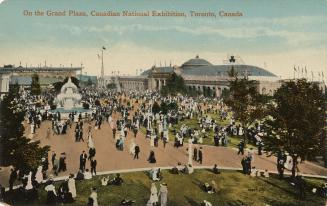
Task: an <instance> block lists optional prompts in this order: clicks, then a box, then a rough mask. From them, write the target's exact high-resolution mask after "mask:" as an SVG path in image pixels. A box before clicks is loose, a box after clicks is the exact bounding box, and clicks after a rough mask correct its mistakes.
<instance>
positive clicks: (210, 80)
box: [118, 55, 281, 97]
mask: <svg viewBox="0 0 327 206" xmlns="http://www.w3.org/2000/svg"><path fill="white" fill-rule="evenodd" d="M232 68H233V69H234V71H235V72H236V73H237V75H238V76H240V77H241V76H246V77H247V78H248V79H251V80H257V81H258V82H259V85H258V89H259V92H260V93H264V94H270V95H272V94H273V93H274V91H275V90H276V89H277V88H278V87H279V86H280V85H281V79H280V78H279V77H277V76H276V75H275V74H273V73H271V72H269V71H267V70H265V69H263V68H260V67H257V66H252V65H247V64H244V63H242V62H241V61H239V60H238V59H236V58H235V57H234V56H231V57H230V59H229V60H228V61H227V62H226V64H222V65H213V64H211V63H210V62H209V61H207V60H205V59H202V58H200V57H199V56H198V55H197V56H196V57H195V58H193V59H190V60H188V61H186V62H185V63H183V64H182V65H181V66H165V67H157V66H153V67H152V68H150V69H148V70H145V71H144V72H143V73H141V74H140V75H139V76H119V77H118V80H119V84H120V88H121V89H122V90H123V91H131V90H138V91H144V90H150V91H160V90H161V88H162V87H163V86H164V85H166V80H167V78H168V77H169V76H170V75H171V74H172V73H173V72H175V73H176V74H178V75H181V76H182V77H183V78H184V80H185V84H186V86H187V87H188V89H189V90H194V91H196V92H198V93H202V94H205V95H206V96H212V97H220V96H221V95H222V93H223V91H224V90H228V89H229V80H230V77H229V72H230V71H231V69H232Z"/></svg>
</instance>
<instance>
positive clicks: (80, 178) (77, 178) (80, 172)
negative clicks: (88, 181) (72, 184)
mask: <svg viewBox="0 0 327 206" xmlns="http://www.w3.org/2000/svg"><path fill="white" fill-rule="evenodd" d="M75 179H76V180H84V174H83V172H82V170H78V172H77V174H76V177H75Z"/></svg>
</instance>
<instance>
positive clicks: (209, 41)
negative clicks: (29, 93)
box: [0, 0, 327, 79]
mask: <svg viewBox="0 0 327 206" xmlns="http://www.w3.org/2000/svg"><path fill="white" fill-rule="evenodd" d="M1 1H2V2H1ZM0 2H1V3H0V66H2V65H5V64H15V65H16V66H18V65H19V64H22V65H23V66H25V65H28V66H30V65H33V66H36V65H38V64H42V65H44V64H45V61H46V64H47V65H48V66H50V65H52V66H59V65H64V66H71V65H73V66H80V65H81V64H83V67H84V69H83V73H87V74H90V75H91V74H92V75H100V68H101V61H100V59H99V58H98V56H97V54H101V48H102V46H105V47H106V50H105V51H104V68H105V74H106V75H110V74H112V72H113V71H117V70H119V72H120V74H129V75H135V74H136V72H137V71H140V69H142V70H145V69H148V68H150V67H151V66H153V65H154V64H156V65H157V66H160V65H162V66H164V65H165V64H166V65H169V64H170V62H171V63H172V65H181V64H183V63H184V62H185V61H187V60H188V59H191V58H194V57H195V56H196V55H199V56H200V58H204V59H206V60H208V61H209V62H211V63H212V64H222V63H223V60H225V59H227V56H228V55H236V56H240V57H241V58H242V60H243V61H244V62H245V63H246V64H249V65H255V66H259V67H263V68H265V69H267V70H269V71H271V72H273V73H275V74H276V75H278V76H282V77H283V78H292V77H293V75H294V72H293V68H294V65H295V66H296V68H300V71H301V70H302V68H305V67H306V68H307V71H308V76H309V77H310V78H311V77H312V75H311V71H313V75H314V78H315V79H318V78H319V76H318V73H321V72H322V71H323V72H324V76H325V79H327V0H273V1H272V0H201V1H195V0H165V1H163V0H161V1H160V0H110V1H106V0H29V1H26V0H4V1H3V0H0ZM36 10H40V11H44V12H46V11H66V12H68V11H69V10H75V11H85V12H86V13H87V14H88V16H87V17H77V16H47V15H46V14H45V16H35V15H34V11H36ZM93 10H94V11H98V12H103V11H114V12H122V11H124V10H128V11H150V12H151V11H153V10H155V11H177V12H184V13H185V14H186V17H154V16H150V17H122V16H120V17H94V16H91V15H90V12H91V11H93ZM24 11H30V12H32V13H33V15H32V16H26V15H24ZM190 11H196V12H209V11H211V12H215V13H216V14H217V15H216V17H190V15H189V14H190ZM220 11H224V12H241V13H242V14H243V16H241V17H221V16H219V15H218V13H219V12H220ZM298 75H300V76H301V75H302V74H301V72H300V74H298Z"/></svg>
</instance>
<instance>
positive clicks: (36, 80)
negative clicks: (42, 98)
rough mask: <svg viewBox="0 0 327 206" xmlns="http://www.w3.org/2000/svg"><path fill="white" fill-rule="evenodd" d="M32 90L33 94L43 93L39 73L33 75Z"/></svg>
mask: <svg viewBox="0 0 327 206" xmlns="http://www.w3.org/2000/svg"><path fill="white" fill-rule="evenodd" d="M31 92H32V94H33V95H40V94H41V86H40V82H39V75H37V74H33V75H32V82H31Z"/></svg>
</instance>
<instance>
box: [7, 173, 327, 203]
mask: <svg viewBox="0 0 327 206" xmlns="http://www.w3.org/2000/svg"><path fill="white" fill-rule="evenodd" d="M121 176H122V178H123V179H124V181H125V182H124V184H123V185H122V186H101V181H100V179H101V176H99V177H95V178H93V179H92V180H85V181H80V182H77V183H76V188H77V198H76V201H75V202H74V203H73V204H67V205H86V203H87V198H88V196H89V195H90V193H91V192H90V188H92V187H97V188H98V202H99V205H108V206H111V205H113V206H116V205H119V202H120V201H121V200H122V199H123V198H128V199H133V200H135V201H136V203H135V204H134V205H135V206H138V205H142V206H144V205H145V204H146V202H147V201H148V199H149V197H150V186H151V180H150V179H149V178H148V176H147V175H146V174H145V172H135V173H124V174H121ZM163 177H164V178H163V180H162V181H164V182H166V183H167V184H168V205H169V206H175V205H176V206H181V205H191V206H193V205H194V206H195V205H200V203H201V202H202V201H203V200H208V201H210V202H211V203H212V204H213V205H242V204H243V205H251V206H256V205H258V206H259V205H260V206H261V205H266V204H268V205H274V206H275V205H288V206H301V205H303V206H318V205H324V199H323V198H322V197H319V196H317V195H313V194H312V193H310V190H311V188H309V187H308V188H307V192H306V194H307V195H306V199H305V200H298V199H297V192H296V190H295V189H294V187H293V186H291V185H290V184H289V182H288V181H287V180H279V179H278V178H276V177H274V176H271V177H270V178H263V177H250V176H245V175H243V174H241V173H239V172H235V171H224V172H222V173H221V174H219V175H215V174H213V173H212V172H210V171H208V170H195V172H194V173H193V174H191V175H174V174H171V173H170V172H169V171H163ZM211 180H215V182H216V184H217V186H218V193H215V194H208V193H206V192H204V191H203V189H202V184H203V183H204V182H208V183H210V182H211ZM305 180H306V182H307V183H308V184H307V185H309V186H310V187H312V186H315V187H317V186H320V185H321V184H323V183H324V181H323V180H319V179H312V178H310V179H305ZM58 184H59V183H56V188H58V187H57V185H58ZM156 185H157V187H158V189H159V183H156ZM45 201H46V193H45V191H44V190H43V187H41V188H40V190H39V199H38V200H37V201H34V202H17V201H15V202H13V205H45Z"/></svg>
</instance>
